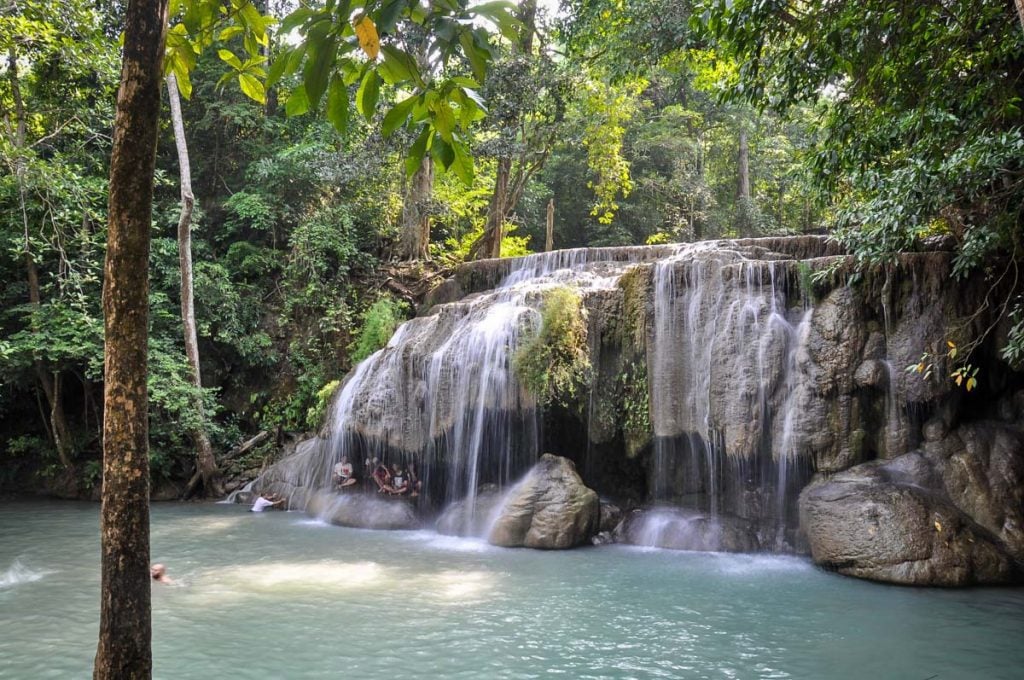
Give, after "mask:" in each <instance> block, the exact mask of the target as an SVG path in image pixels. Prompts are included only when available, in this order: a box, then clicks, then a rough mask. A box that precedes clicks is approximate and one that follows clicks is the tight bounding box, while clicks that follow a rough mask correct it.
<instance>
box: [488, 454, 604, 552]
mask: <svg viewBox="0 0 1024 680" xmlns="http://www.w3.org/2000/svg"><path fill="white" fill-rule="evenodd" d="M599 517H600V502H599V501H598V498H597V493H595V492H594V491H593V490H592V489H589V488H587V487H586V486H584V484H583V480H582V479H580V476H579V475H578V474H577V473H576V466H574V465H573V464H572V461H570V460H569V459H567V458H562V457H560V456H554V455H552V454H550V453H545V454H544V455H543V456H541V458H540V460H539V461H537V464H536V465H534V466H533V468H531V469H530V471H529V472H528V473H527V474H526V477H525V478H524V479H523V480H522V481H520V482H519V483H518V484H516V485H515V486H514V487H513V488H512V489H511V490H510V491H509V492H508V494H507V495H506V497H505V499H504V501H503V503H502V506H501V508H500V509H499V510H498V514H497V517H496V519H495V521H494V524H493V525H492V526H491V530H490V534H489V535H488V537H487V540H488V542H490V543H492V544H493V545H500V546H504V547H520V546H522V547H526V548H542V549H561V548H572V547H574V546H577V545H581V544H583V543H586V542H587V541H589V540H590V538H591V537H592V536H593V535H594V534H595V533H597V529H598V523H599Z"/></svg>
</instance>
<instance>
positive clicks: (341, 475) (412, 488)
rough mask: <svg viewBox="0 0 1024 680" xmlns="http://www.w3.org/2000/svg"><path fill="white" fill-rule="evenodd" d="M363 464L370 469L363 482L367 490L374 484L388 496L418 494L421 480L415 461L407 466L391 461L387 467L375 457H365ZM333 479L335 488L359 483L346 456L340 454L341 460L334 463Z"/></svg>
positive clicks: (411, 495)
mask: <svg viewBox="0 0 1024 680" xmlns="http://www.w3.org/2000/svg"><path fill="white" fill-rule="evenodd" d="M364 465H365V469H367V470H372V472H371V473H370V476H369V478H368V479H367V480H366V483H365V484H364V486H366V488H367V489H368V490H372V488H373V486H376V487H377V493H383V494H386V495H389V496H409V497H416V496H419V495H420V488H421V486H422V482H421V481H420V479H419V476H418V475H417V474H416V464H415V463H409V465H408V466H407V467H406V466H403V465H401V464H399V463H392V464H391V467H390V468H388V466H387V465H385V464H384V463H383V462H382V461H380V460H378V459H377V458H373V459H370V458H367V459H366V461H364ZM333 481H334V486H335V488H337V489H345V488H347V487H351V486H354V485H356V484H358V483H359V480H358V479H357V478H356V476H355V473H354V470H353V468H352V463H351V462H349V459H348V457H346V456H342V457H341V460H339V461H338V462H337V463H335V465H334V475H333Z"/></svg>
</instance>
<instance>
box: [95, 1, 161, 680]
mask: <svg viewBox="0 0 1024 680" xmlns="http://www.w3.org/2000/svg"><path fill="white" fill-rule="evenodd" d="M166 27H167V0H129V2H128V8H127V12H126V15H125V30H124V49H123V53H122V60H121V84H120V88H119V89H118V93H117V113H116V115H115V118H114V142H113V152H112V154H111V158H110V198H109V204H108V220H107V229H108V231H107V256H106V263H105V265H104V277H103V326H104V335H105V345H104V385H103V406H104V409H103V505H102V509H101V511H100V541H101V547H100V564H101V583H100V630H99V642H98V644H97V647H96V661H95V665H94V668H93V678H94V680H108V679H109V680H114V679H117V680H133V679H135V678H147V679H148V678H150V677H151V676H152V672H153V655H152V646H151V634H152V631H151V613H150V576H149V423H148V419H149V401H148V398H147V394H146V373H147V371H146V369H147V362H146V350H147V347H146V340H147V337H146V336H147V322H148V317H149V309H148V307H149V233H150V229H151V219H152V209H153V169H154V165H155V161H156V140H157V134H158V131H159V126H160V86H161V83H162V82H163V74H162V70H163V69H162V65H163V56H164V38H165V32H166Z"/></svg>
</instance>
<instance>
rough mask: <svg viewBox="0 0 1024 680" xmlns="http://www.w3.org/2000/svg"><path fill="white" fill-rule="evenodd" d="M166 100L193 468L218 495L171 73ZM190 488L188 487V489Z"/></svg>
mask: <svg viewBox="0 0 1024 680" xmlns="http://www.w3.org/2000/svg"><path fill="white" fill-rule="evenodd" d="M167 100H168V102H169V103H170V109H171V126H172V127H173V128H174V145H175V147H176V148H177V150H178V167H179V168H180V176H181V215H180V216H179V217H178V263H179V265H180V267H181V323H182V326H183V330H184V333H185V354H186V355H187V356H188V363H189V366H190V367H191V369H192V376H191V377H192V385H193V387H195V403H194V404H193V407H194V408H195V410H196V415H197V417H198V418H199V424H198V425H197V426H196V427H195V428H193V429H192V432H191V435H192V439H193V441H195V444H196V471H197V472H198V473H199V476H200V478H201V479H202V482H203V490H204V491H205V492H206V494H207V495H208V496H221V495H223V490H222V489H221V486H220V479H219V477H220V471H219V470H218V469H217V461H216V459H214V457H213V447H211V446H210V438H209V436H207V434H206V414H205V413H204V409H203V395H202V389H203V380H202V373H201V372H200V370H199V341H198V339H197V335H196V310H195V298H194V295H193V293H192V208H193V206H194V205H195V196H194V195H193V194H192V166H191V164H190V163H189V158H188V143H187V142H186V140H185V124H184V122H183V121H182V117H181V99H180V98H179V97H178V81H177V79H176V78H175V77H174V74H173V73H172V74H170V75H168V76H167ZM189 491H191V489H190V490H189Z"/></svg>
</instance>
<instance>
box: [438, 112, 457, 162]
mask: <svg viewBox="0 0 1024 680" xmlns="http://www.w3.org/2000/svg"><path fill="white" fill-rule="evenodd" d="M434 127H436V128H437V132H438V134H440V135H441V137H442V139H444V141H446V142H448V143H449V144H450V143H451V141H452V133H453V132H454V131H455V112H454V111H452V107H451V106H450V105H449V104H448V102H446V101H442V102H439V103H438V105H437V107H436V108H435V109H434ZM445 167H448V166H447V164H445Z"/></svg>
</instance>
